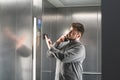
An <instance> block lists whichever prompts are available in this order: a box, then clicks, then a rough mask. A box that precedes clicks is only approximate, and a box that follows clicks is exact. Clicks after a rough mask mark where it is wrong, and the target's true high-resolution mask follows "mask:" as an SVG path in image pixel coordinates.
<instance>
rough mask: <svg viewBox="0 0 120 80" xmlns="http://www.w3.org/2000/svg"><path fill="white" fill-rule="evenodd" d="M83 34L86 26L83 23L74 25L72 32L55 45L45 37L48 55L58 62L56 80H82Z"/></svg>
mask: <svg viewBox="0 0 120 80" xmlns="http://www.w3.org/2000/svg"><path fill="white" fill-rule="evenodd" d="M83 33H84V26H83V25H82V24H81V23H72V25H71V28H70V31H69V32H68V33H67V34H66V35H65V36H61V37H60V38H59V39H58V40H57V41H56V42H55V43H54V44H53V45H52V41H51V40H50V39H48V38H47V36H45V39H46V43H47V46H48V48H49V51H48V54H49V55H50V56H54V57H55V58H56V60H57V61H56V74H55V80H82V72H83V68H82V63H83V61H84V59H85V47H84V45H83V44H81V42H80V39H81V37H82V35H83Z"/></svg>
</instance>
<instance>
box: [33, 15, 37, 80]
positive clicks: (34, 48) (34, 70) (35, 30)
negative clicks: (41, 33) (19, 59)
mask: <svg viewBox="0 0 120 80" xmlns="http://www.w3.org/2000/svg"><path fill="white" fill-rule="evenodd" d="M36 22H37V19H36V17H34V26H33V45H34V46H33V80H36V39H37V37H36V36H37V35H36V33H37V26H36Z"/></svg>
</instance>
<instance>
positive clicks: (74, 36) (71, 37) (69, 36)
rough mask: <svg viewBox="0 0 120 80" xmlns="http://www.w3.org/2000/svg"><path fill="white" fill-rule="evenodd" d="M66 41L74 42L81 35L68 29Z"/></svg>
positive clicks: (72, 29) (74, 30)
mask: <svg viewBox="0 0 120 80" xmlns="http://www.w3.org/2000/svg"><path fill="white" fill-rule="evenodd" d="M66 37H67V39H69V40H76V39H79V38H80V37H81V33H80V32H78V31H77V30H76V29H74V28H72V27H71V28H70V31H69V32H68V34H67V35H66Z"/></svg>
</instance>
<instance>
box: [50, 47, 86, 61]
mask: <svg viewBox="0 0 120 80" xmlns="http://www.w3.org/2000/svg"><path fill="white" fill-rule="evenodd" d="M49 51H50V52H52V54H53V55H54V56H55V58H57V59H59V60H61V61H62V62H66V63H67V62H74V61H82V60H84V58H85V47H84V46H83V45H75V46H73V47H71V48H69V49H67V50H66V51H62V50H59V49H57V48H56V47H54V46H53V47H51V49H50V50H49Z"/></svg>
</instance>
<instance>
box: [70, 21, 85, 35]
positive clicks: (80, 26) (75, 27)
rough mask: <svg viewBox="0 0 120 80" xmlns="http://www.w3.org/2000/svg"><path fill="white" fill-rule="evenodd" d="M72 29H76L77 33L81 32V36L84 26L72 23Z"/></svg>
mask: <svg viewBox="0 0 120 80" xmlns="http://www.w3.org/2000/svg"><path fill="white" fill-rule="evenodd" d="M71 26H72V27H73V28H74V29H76V30H77V31H78V32H81V34H82V35H83V33H84V31H85V29H84V26H83V24H81V23H72V25H71Z"/></svg>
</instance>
